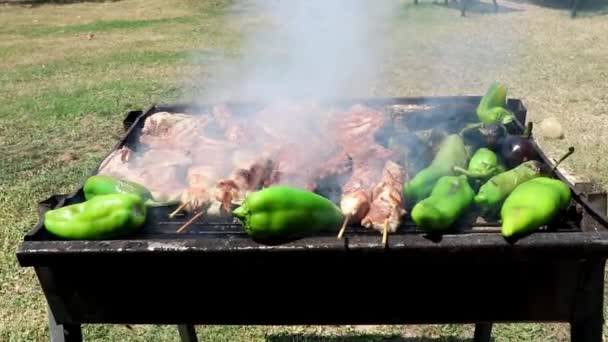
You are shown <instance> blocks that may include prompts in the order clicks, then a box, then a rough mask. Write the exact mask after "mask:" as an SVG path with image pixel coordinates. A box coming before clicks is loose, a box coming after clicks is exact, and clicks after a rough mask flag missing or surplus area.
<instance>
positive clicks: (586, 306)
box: [570, 260, 606, 342]
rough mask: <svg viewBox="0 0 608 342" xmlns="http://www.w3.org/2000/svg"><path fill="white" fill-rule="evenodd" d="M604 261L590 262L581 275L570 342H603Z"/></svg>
mask: <svg viewBox="0 0 608 342" xmlns="http://www.w3.org/2000/svg"><path fill="white" fill-rule="evenodd" d="M605 265H606V263H605V261H604V260H602V261H596V260H590V261H587V262H586V263H585V264H584V265H583V267H582V268H583V269H582V271H581V274H580V275H579V289H578V293H577V297H576V305H575V307H574V312H573V319H572V321H570V341H572V342H602V340H603V338H602V335H603V333H602V332H603V331H602V330H603V326H604V267H605Z"/></svg>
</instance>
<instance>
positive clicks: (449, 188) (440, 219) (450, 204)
mask: <svg viewBox="0 0 608 342" xmlns="http://www.w3.org/2000/svg"><path fill="white" fill-rule="evenodd" d="M474 196H475V192H474V191H473V189H471V186H470V185H469V183H468V181H467V177H466V176H465V175H460V176H444V177H441V178H440V179H439V181H437V184H436V185H435V187H434V188H433V191H432V193H431V195H430V196H429V197H427V198H425V199H424V200H422V201H420V202H418V203H417V204H416V205H415V206H414V208H413V209H412V214H411V215H412V220H413V221H414V222H415V223H416V224H417V225H418V227H420V229H423V230H426V231H433V232H437V231H442V230H445V229H447V228H449V227H450V226H451V225H452V224H453V223H454V221H456V220H457V219H458V217H459V216H460V215H462V213H463V212H464V211H465V210H466V209H467V208H469V207H470V205H471V203H473V197H474Z"/></svg>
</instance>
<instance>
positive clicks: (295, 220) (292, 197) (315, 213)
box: [232, 185, 344, 240]
mask: <svg viewBox="0 0 608 342" xmlns="http://www.w3.org/2000/svg"><path fill="white" fill-rule="evenodd" d="M232 213H233V215H234V216H235V217H236V218H237V219H239V220H240V221H241V223H242V224H243V227H244V229H245V231H246V232H247V234H249V235H250V236H251V237H252V238H253V239H255V240H267V239H274V238H281V239H282V238H285V239H290V238H294V237H301V236H305V235H309V234H313V233H316V232H320V231H328V230H336V231H337V230H338V229H339V228H340V226H341V224H342V222H343V221H344V215H342V212H341V211H340V208H338V206H336V205H335V204H334V203H333V202H331V201H330V200H328V199H327V198H325V197H322V196H320V195H317V194H315V193H313V192H310V191H306V190H303V189H299V188H293V187H288V186H278V185H277V186H271V187H269V188H265V189H263V190H259V191H256V192H253V193H251V194H249V195H248V196H247V197H246V198H245V200H244V201H243V204H242V205H241V206H239V207H238V208H236V209H235V210H234V211H233V212H232Z"/></svg>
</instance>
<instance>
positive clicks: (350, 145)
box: [332, 105, 392, 160]
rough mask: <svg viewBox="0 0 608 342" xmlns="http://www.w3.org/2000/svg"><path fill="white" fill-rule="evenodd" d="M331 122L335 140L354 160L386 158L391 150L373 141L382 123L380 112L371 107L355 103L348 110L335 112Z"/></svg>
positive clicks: (382, 117)
mask: <svg viewBox="0 0 608 342" xmlns="http://www.w3.org/2000/svg"><path fill="white" fill-rule="evenodd" d="M336 115H337V118H336V119H335V120H334V122H333V124H332V128H333V129H334V131H335V132H337V133H336V134H335V140H336V142H337V143H338V145H340V147H342V149H343V150H344V152H345V153H346V154H348V155H349V156H350V157H351V158H352V159H354V160H365V159H367V158H369V157H373V158H377V159H388V158H391V157H392V151H391V150H389V149H386V148H385V147H383V146H382V145H380V144H378V143H377V142H376V141H375V134H376V132H377V131H378V130H379V129H380V128H381V127H382V125H384V122H385V117H384V115H382V113H380V112H378V111H375V110H372V109H371V108H368V107H365V106H361V105H356V106H352V107H351V108H350V109H349V110H348V112H346V113H342V114H336Z"/></svg>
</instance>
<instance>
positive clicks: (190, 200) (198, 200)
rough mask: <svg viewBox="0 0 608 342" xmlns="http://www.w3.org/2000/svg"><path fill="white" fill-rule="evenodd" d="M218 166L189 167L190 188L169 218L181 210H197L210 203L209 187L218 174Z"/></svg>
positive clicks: (183, 194) (188, 180) (188, 179)
mask: <svg viewBox="0 0 608 342" xmlns="http://www.w3.org/2000/svg"><path fill="white" fill-rule="evenodd" d="M217 170H218V167H217V166H214V165H212V166H192V167H190V168H189V169H188V174H187V178H186V179H187V182H188V188H187V189H186V190H185V191H184V192H183V193H182V195H181V199H180V202H181V205H180V206H179V207H178V208H177V209H175V211H173V212H172V213H171V214H169V218H173V217H174V216H175V215H177V214H178V213H179V212H180V211H182V210H185V211H187V212H195V211H198V210H200V209H201V208H203V207H204V206H206V205H208V204H209V202H210V201H211V198H212V196H211V195H210V194H209V191H208V189H211V188H212V184H213V182H214V180H215V179H217V178H219V177H218V176H217Z"/></svg>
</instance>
